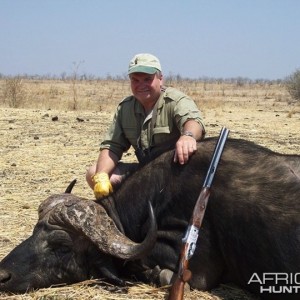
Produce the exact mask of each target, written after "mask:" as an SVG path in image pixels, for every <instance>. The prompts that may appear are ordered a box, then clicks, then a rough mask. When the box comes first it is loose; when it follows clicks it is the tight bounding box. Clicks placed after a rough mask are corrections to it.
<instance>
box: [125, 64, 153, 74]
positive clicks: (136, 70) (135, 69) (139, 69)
mask: <svg viewBox="0 0 300 300" xmlns="http://www.w3.org/2000/svg"><path fill="white" fill-rule="evenodd" d="M157 71H158V69H156V68H153V67H146V66H134V67H132V68H130V69H129V70H128V74H131V73H146V74H155V73H156V72H157Z"/></svg>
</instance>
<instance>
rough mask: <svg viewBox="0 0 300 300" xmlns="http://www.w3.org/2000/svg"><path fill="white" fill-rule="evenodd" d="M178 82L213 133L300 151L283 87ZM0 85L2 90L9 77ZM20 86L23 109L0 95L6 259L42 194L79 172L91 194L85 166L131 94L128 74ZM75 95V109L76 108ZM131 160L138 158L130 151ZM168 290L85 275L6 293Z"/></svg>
mask: <svg viewBox="0 0 300 300" xmlns="http://www.w3.org/2000/svg"><path fill="white" fill-rule="evenodd" d="M174 85H175V86H176V87H178V88H180V89H181V90H183V91H185V92H186V93H188V94H189V95H190V96H192V97H193V98H194V99H195V101H196V102H197V104H198V105H199V107H200V108H201V109H202V112H203V116H204V119H205V123H206V125H207V135H208V136H214V135H218V134H219V131H220V129H221V127H222V126H226V127H227V128H229V129H230V130H231V132H230V136H231V137H234V138H245V139H249V140H252V141H255V142H257V143H259V144H261V145H265V146H267V147H269V148H271V149H273V150H275V151H279V152H282V153H297V154H299V152H300V151H299V145H300V133H299V129H300V109H299V106H297V104H295V103H294V104H293V103H291V101H290V98H289V96H288V95H287V93H286V92H285V90H284V88H283V87H281V86H277V85H244V86H237V85H234V84H232V85H225V84H206V83H202V82H181V83H175V84H174ZM0 88H1V89H2V91H4V89H5V83H4V82H3V81H0ZM21 88H22V98H21V101H20V103H19V104H18V106H19V108H9V107H8V105H7V103H8V100H7V99H4V96H3V94H2V98H1V94H0V101H2V102H0V142H1V144H0V228H1V231H0V259H2V258H3V257H4V256H5V255H6V254H7V253H8V252H9V251H10V250H11V249H12V248H13V247H15V246H16V245H17V244H19V243H20V242H21V241H22V240H24V239H25V238H27V237H28V236H29V235H30V234H31V232H32V229H33V226H34V224H35V223H36V221H37V207H38V205H39V204H40V203H41V201H42V200H44V199H45V198H46V197H47V196H49V195H51V194H53V193H60V192H63V191H64V189H65V188H66V186H67V185H68V183H69V182H70V181H71V180H72V179H74V178H77V179H78V184H77V185H76V186H75V188H74V192H75V193H76V194H78V195H80V196H83V197H87V198H89V197H90V198H91V197H93V194H92V191H91V190H89V189H88V187H87V185H86V183H85V170H86V168H87V166H89V165H90V164H91V163H92V162H94V160H95V159H96V158H97V155H98V144H99V141H100V140H101V139H102V137H103V134H104V132H105V131H106V129H107V127H108V125H109V123H110V121H111V119H112V114H113V111H114V109H115V108H116V105H117V103H118V102H119V101H120V99H122V98H123V97H124V96H126V95H128V93H129V88H128V85H127V83H126V82H123V81H119V82H118V81H115V82H114V81H111V82H109V81H99V82H86V83H82V82H78V83H76V85H75V87H74V85H72V84H71V83H68V82H61V81H41V82H40V81H36V82H32V81H27V82H24V83H22V87H21ZM74 88H75V89H76V94H75V100H74ZM0 91H1V90H0ZM4 100H5V101H4ZM74 101H76V105H77V110H70V109H71V108H72V107H73V106H74ZM53 117H57V120H56V121H54V120H52V118H53ZM125 159H127V160H132V159H134V157H133V155H132V153H131V152H129V153H128V154H127V155H126V156H125ZM110 290H113V291H110ZM166 295H167V293H166V291H165V289H156V288H153V287H150V286H147V285H137V284H136V285H133V286H132V287H130V288H129V290H128V291H127V292H125V291H118V290H114V289H113V288H112V287H107V288H106V289H103V288H100V287H99V285H93V284H92V282H86V283H83V284H76V285H74V286H72V287H59V288H52V289H43V290H40V291H37V292H32V293H28V294H24V295H8V294H1V293H0V298H1V299H24V300H25V299H26V300H27V299H53V300H54V299H165V297H166ZM186 299H226V300H229V299H247V300H249V299H254V298H251V296H250V295H247V294H246V293H243V291H241V290H239V289H237V288H235V287H232V286H221V287H219V288H218V289H216V290H214V291H212V292H211V293H201V292H198V291H193V292H192V293H190V294H188V295H187V296H186Z"/></svg>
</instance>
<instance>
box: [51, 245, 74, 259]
mask: <svg viewBox="0 0 300 300" xmlns="http://www.w3.org/2000/svg"><path fill="white" fill-rule="evenodd" d="M71 251H72V249H71V248H70V247H69V246H66V245H60V246H58V247H57V248H55V249H54V252H55V254H56V255H57V256H64V255H66V254H69V253H70V252H71Z"/></svg>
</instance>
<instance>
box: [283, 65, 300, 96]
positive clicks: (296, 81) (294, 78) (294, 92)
mask: <svg viewBox="0 0 300 300" xmlns="http://www.w3.org/2000/svg"><path fill="white" fill-rule="evenodd" d="M286 87H287V90H288V92H289V93H290V95H291V96H292V98H293V99H295V100H300V69H298V70H296V71H295V72H294V73H293V74H292V75H290V76H289V77H288V78H287V80H286Z"/></svg>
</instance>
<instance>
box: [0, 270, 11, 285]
mask: <svg viewBox="0 0 300 300" xmlns="http://www.w3.org/2000/svg"><path fill="white" fill-rule="evenodd" d="M10 278H11V274H10V273H9V272H7V271H5V270H0V284H3V283H5V282H7V281H8V280H10Z"/></svg>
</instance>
